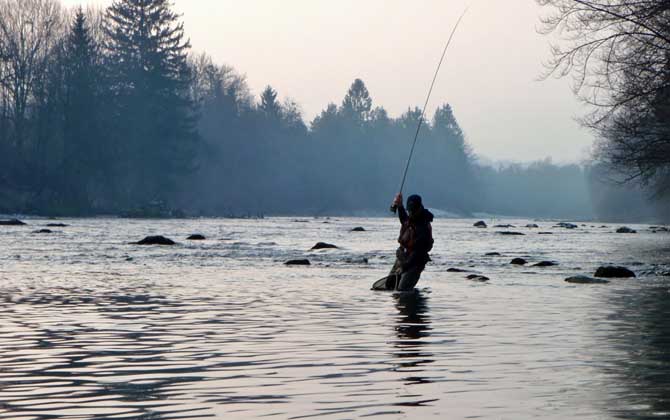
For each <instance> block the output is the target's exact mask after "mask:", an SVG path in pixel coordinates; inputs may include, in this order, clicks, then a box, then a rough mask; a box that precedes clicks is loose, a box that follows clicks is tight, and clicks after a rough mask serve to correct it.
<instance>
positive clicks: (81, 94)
mask: <svg viewBox="0 0 670 420" xmlns="http://www.w3.org/2000/svg"><path fill="white" fill-rule="evenodd" d="M97 54H98V47H97V45H96V44H95V42H94V41H93V38H92V37H91V35H90V32H89V27H88V25H87V22H86V17H85V15H84V13H83V11H82V10H81V8H80V9H79V10H78V11H77V12H76V14H75V17H74V22H73V23H72V26H71V27H70V32H69V34H68V36H67V40H66V43H65V54H64V56H65V57H64V73H65V77H64V79H65V80H64V84H65V102H64V104H63V105H64V106H63V121H64V126H63V128H64V133H63V134H64V135H63V139H64V156H63V166H64V169H65V170H64V177H65V179H64V182H63V186H64V188H66V189H67V191H66V192H65V196H66V204H67V206H68V207H69V208H70V209H71V210H76V211H80V210H83V209H84V208H85V207H88V205H89V203H88V196H87V187H88V184H89V183H90V181H91V179H92V178H96V177H97V176H99V175H100V170H101V169H102V166H103V164H104V163H103V162H104V161H105V160H106V159H104V156H103V155H102V152H103V150H105V147H104V146H103V145H101V144H100V142H101V141H102V139H101V133H100V125H99V118H100V112H99V106H98V103H99V99H100V96H99V94H98V86H99V84H100V72H99V66H98V62H97Z"/></svg>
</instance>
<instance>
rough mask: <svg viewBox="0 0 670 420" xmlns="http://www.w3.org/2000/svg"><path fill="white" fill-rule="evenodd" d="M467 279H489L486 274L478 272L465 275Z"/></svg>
mask: <svg viewBox="0 0 670 420" xmlns="http://www.w3.org/2000/svg"><path fill="white" fill-rule="evenodd" d="M467 279H468V280H473V281H481V282H485V281H489V280H490V279H489V278H488V277H486V276H482V275H479V274H470V275H469V276H468V277H467Z"/></svg>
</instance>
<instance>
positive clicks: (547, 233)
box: [537, 232, 554, 235]
mask: <svg viewBox="0 0 670 420" xmlns="http://www.w3.org/2000/svg"><path fill="white" fill-rule="evenodd" d="M537 234H538V235H553V234H554V232H537Z"/></svg>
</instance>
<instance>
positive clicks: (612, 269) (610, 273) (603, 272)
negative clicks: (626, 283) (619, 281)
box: [595, 265, 636, 278]
mask: <svg viewBox="0 0 670 420" xmlns="http://www.w3.org/2000/svg"><path fill="white" fill-rule="evenodd" d="M595 276H596V277H605V278H630V277H636V276H635V273H633V272H632V271H630V270H629V269H627V268H626V267H621V266H615V265H606V266H602V267H599V268H598V269H597V270H596V273H595Z"/></svg>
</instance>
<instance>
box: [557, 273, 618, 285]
mask: <svg viewBox="0 0 670 420" xmlns="http://www.w3.org/2000/svg"><path fill="white" fill-rule="evenodd" d="M565 281H567V282H568V283H574V284H606V283H609V280H603V279H594V278H593V277H589V276H581V275H580V276H572V277H568V278H567V279H565Z"/></svg>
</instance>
